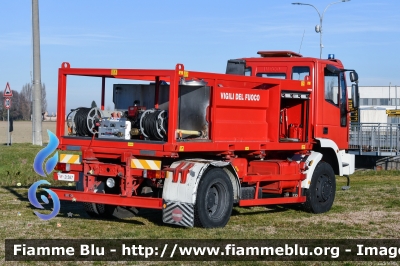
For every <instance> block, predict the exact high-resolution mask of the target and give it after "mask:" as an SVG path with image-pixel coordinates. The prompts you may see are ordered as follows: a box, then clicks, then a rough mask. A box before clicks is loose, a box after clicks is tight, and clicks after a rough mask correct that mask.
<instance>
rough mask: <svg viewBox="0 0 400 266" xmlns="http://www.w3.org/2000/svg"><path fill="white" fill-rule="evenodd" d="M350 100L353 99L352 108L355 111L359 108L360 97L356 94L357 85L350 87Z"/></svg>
mask: <svg viewBox="0 0 400 266" xmlns="http://www.w3.org/2000/svg"><path fill="white" fill-rule="evenodd" d="M351 73H353V72H351ZM350 76H351V75H350ZM351 98H352V99H353V108H354V109H357V108H358V107H359V106H360V95H359V94H358V84H353V85H351Z"/></svg>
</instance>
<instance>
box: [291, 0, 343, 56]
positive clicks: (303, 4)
mask: <svg viewBox="0 0 400 266" xmlns="http://www.w3.org/2000/svg"><path fill="white" fill-rule="evenodd" d="M349 1H350V0H341V1H338V2H333V3H330V4H329V5H327V6H326V7H325V9H324V12H322V16H321V13H320V12H319V11H318V9H317V8H316V7H315V6H313V5H311V4H305V3H292V5H302V6H312V7H313V8H314V9H315V10H317V13H318V16H319V25H317V26H315V31H316V32H317V33H319V47H320V48H319V58H322V48H324V45H323V44H322V21H323V19H324V14H325V11H326V10H327V9H328V8H329V7H330V6H331V5H334V4H339V3H342V2H349Z"/></svg>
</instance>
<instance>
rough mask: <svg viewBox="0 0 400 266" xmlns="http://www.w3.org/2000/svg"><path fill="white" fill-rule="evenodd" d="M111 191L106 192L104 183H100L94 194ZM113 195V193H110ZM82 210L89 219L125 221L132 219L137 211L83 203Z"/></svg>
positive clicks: (130, 208)
mask: <svg viewBox="0 0 400 266" xmlns="http://www.w3.org/2000/svg"><path fill="white" fill-rule="evenodd" d="M110 192H112V191H107V188H106V186H105V183H104V182H101V183H100V185H99V186H98V187H97V192H96V193H110ZM110 194H113V193H110ZM83 208H84V209H85V211H86V213H87V214H88V215H89V216H91V217H100V218H118V219H125V218H130V217H134V216H135V214H137V212H138V210H137V209H136V208H134V207H123V206H116V205H109V204H101V203H90V202H83Z"/></svg>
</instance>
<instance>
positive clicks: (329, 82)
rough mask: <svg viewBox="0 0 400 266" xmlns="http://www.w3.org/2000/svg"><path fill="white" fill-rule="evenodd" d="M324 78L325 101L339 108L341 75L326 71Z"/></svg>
mask: <svg viewBox="0 0 400 266" xmlns="http://www.w3.org/2000/svg"><path fill="white" fill-rule="evenodd" d="M324 77H325V78H324V80H325V87H324V88H325V100H326V101H327V102H329V103H332V104H334V105H336V106H339V91H338V85H339V75H338V74H334V73H332V72H330V71H328V70H327V69H325V74H324Z"/></svg>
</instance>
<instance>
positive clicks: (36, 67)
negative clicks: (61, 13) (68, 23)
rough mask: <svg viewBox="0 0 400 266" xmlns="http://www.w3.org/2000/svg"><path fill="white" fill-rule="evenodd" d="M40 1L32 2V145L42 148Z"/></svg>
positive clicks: (34, 0) (33, 0)
mask: <svg viewBox="0 0 400 266" xmlns="http://www.w3.org/2000/svg"><path fill="white" fill-rule="evenodd" d="M38 1H39V0H32V40H33V80H32V85H33V87H32V88H33V90H32V106H33V110H32V144H33V145H40V146H42V144H43V143H42V81H41V73H40V32H39V3H38Z"/></svg>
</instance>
